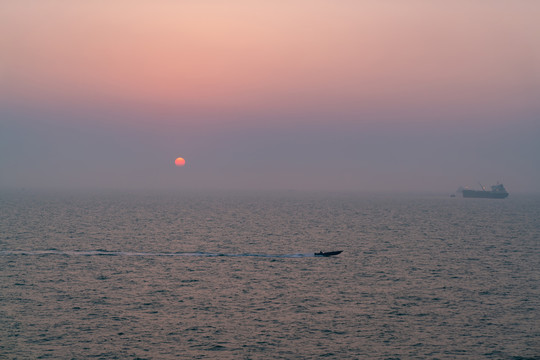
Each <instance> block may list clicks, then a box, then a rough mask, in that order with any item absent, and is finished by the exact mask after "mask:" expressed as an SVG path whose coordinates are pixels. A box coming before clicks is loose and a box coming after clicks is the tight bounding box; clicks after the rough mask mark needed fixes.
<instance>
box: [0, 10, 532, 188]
mask: <svg viewBox="0 0 540 360" xmlns="http://www.w3.org/2000/svg"><path fill="white" fill-rule="evenodd" d="M538 19H540V1H535V0H523V1H520V0H515V1H509V0H505V1H497V0H492V1H487V0H467V1H465V0H463V1H460V0H457V1H427V0H425V1H406V0H404V1H380V0H373V1H360V0H359V1H349V0H344V1H333V0H324V1H318V0H290V1H262V0H245V1H241V0H229V1H218V0H198V1H170V0H153V1H150V0H147V1H146V0H139V1H137V0H133V1H127V0H126V1H121V0H96V1H86V0H80V1H78V0H71V1H62V0H58V1H52V0H50V1H49V0H40V1H18V0H12V1H10V0H4V1H2V2H0V187H8V188H13V187H14V188H21V187H27V188H36V187H57V188H95V187H105V188H120V189H123V188H125V189H139V188H140V189H152V188H164V189H178V190H183V189H193V188H196V189H206V188H208V189H220V188H223V189H244V188H245V189H299V190H302V189H306V190H338V191H339V190H358V191H421V190H427V191H440V192H444V193H450V192H452V191H454V190H455V189H457V187H458V186H460V185H463V186H467V185H468V186H471V187H478V185H477V183H478V182H482V183H483V184H484V185H491V184H494V183H496V182H497V181H500V182H503V183H504V184H505V185H506V187H507V189H508V190H509V191H510V192H538V191H539V189H540V22H539V21H538ZM178 156H182V157H184V158H185V159H186V162H187V163H186V165H185V166H184V167H181V168H178V167H175V165H174V160H175V158H176V157H178Z"/></svg>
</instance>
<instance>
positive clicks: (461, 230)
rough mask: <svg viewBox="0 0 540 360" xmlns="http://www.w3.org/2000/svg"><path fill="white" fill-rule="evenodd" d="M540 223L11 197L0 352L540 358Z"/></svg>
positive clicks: (348, 204) (243, 202) (290, 203)
mask: <svg viewBox="0 0 540 360" xmlns="http://www.w3.org/2000/svg"><path fill="white" fill-rule="evenodd" d="M539 219H540V198H539V197H519V196H511V197H510V198H508V199H505V200H489V199H461V198H449V197H448V198H447V197H442V196H441V197H437V196H396V197H390V196H373V195H369V196H368V195H358V194H356V195H354V194H349V195H347V194H300V193H294V192H291V193H282V194H247V193H234V194H206V195H202V194H189V195H178V194H177V195H168V194H164V193H162V194H134V193H131V194H129V193H108V194H97V193H86V194H77V195H75V194H71V195H67V194H52V193H49V194H38V193H2V194H1V198H0V230H1V232H0V358H2V359H40V358H41V359H46V358H50V359H92V358H96V359H137V358H138V359H177V358H186V359H191V358H193V359H312V358H320V357H322V358H328V359H355V358H357V359H514V360H518V359H540V288H539V287H540V220H539ZM319 250H344V252H343V253H342V254H341V255H339V256H336V257H330V258H320V257H313V256H312V255H313V252H315V251H319Z"/></svg>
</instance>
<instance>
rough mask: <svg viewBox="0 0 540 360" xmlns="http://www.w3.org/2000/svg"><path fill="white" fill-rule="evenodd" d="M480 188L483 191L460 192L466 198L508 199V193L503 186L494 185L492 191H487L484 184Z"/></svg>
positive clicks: (464, 190) (466, 190)
mask: <svg viewBox="0 0 540 360" xmlns="http://www.w3.org/2000/svg"><path fill="white" fill-rule="evenodd" d="M480 186H481V187H482V190H469V189H460V190H459V191H461V193H462V194H463V197H464V198H482V199H504V198H506V197H508V192H507V191H506V189H505V188H504V186H503V184H497V185H493V186H492V187H491V191H489V190H486V189H485V188H484V187H483V186H482V184H480Z"/></svg>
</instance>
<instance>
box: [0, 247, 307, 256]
mask: <svg viewBox="0 0 540 360" xmlns="http://www.w3.org/2000/svg"><path fill="white" fill-rule="evenodd" d="M8 255H33V256H39V255H63V256H171V257H172V256H206V257H216V256H224V257H267V258H303V257H313V256H314V254H313V253H308V254H250V253H248V254H224V253H206V252H174V253H165V252H132V251H107V250H90V251H85V250H55V249H51V250H0V256H8Z"/></svg>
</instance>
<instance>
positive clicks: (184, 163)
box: [174, 157, 186, 167]
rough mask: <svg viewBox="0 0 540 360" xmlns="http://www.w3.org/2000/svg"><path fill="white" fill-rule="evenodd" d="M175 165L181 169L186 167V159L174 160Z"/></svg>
mask: <svg viewBox="0 0 540 360" xmlns="http://www.w3.org/2000/svg"><path fill="white" fill-rule="evenodd" d="M174 165H176V166H178V167H180V166H184V165H186V160H184V158H181V157H179V158H177V159H176V160H174Z"/></svg>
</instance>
